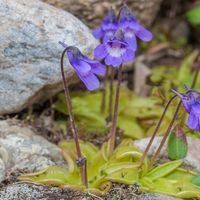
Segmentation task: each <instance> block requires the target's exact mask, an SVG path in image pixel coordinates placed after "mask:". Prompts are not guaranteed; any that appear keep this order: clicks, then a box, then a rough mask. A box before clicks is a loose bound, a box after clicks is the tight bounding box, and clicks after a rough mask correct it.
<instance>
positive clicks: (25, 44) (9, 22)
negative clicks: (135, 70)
mask: <svg viewBox="0 0 200 200" xmlns="http://www.w3.org/2000/svg"><path fill="white" fill-rule="evenodd" d="M0 21H1V32H0V115H2V114H8V113H15V112H19V111H21V110H22V109H23V108H26V107H27V106H29V105H31V104H33V103H35V102H39V101H41V100H42V101H44V100H45V99H47V98H49V97H50V96H52V95H54V94H56V93H57V92H59V91H60V90H61V89H62V82H61V75H60V66H59V64H60V61H59V59H60V56H61V52H62V50H63V48H62V47H61V46H60V45H59V44H58V41H59V40H61V41H63V42H66V43H67V44H68V45H75V46H77V47H79V48H80V50H81V51H82V52H83V53H84V54H87V55H91V53H92V49H93V48H94V47H95V46H96V45H97V41H96V40H95V39H94V38H93V36H92V35H91V34H90V30H89V29H88V28H87V27H86V26H85V25H84V24H83V23H82V22H80V21H79V20H78V19H77V18H76V17H74V16H73V15H71V14H70V13H68V12H66V11H63V10H60V9H57V8H55V7H53V6H50V5H48V4H46V3H43V2H41V1H38V0H30V1H27V0H17V1H13V0H0ZM66 72H67V79H68V82H69V84H71V83H73V82H75V81H77V80H78V79H77V78H74V72H73V70H72V69H71V67H70V65H69V63H68V62H66Z"/></svg>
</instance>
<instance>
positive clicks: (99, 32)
mask: <svg viewBox="0 0 200 200" xmlns="http://www.w3.org/2000/svg"><path fill="white" fill-rule="evenodd" d="M103 34H104V33H103V30H102V29H101V27H99V28H97V29H95V30H94V31H92V35H93V36H94V37H95V38H96V39H100V38H102V37H103Z"/></svg>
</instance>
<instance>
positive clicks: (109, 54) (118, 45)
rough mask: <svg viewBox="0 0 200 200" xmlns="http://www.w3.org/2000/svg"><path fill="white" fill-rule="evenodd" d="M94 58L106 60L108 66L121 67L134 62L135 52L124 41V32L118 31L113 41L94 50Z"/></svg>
mask: <svg viewBox="0 0 200 200" xmlns="http://www.w3.org/2000/svg"><path fill="white" fill-rule="evenodd" d="M94 57H95V58H96V59H98V60H100V59H104V62H105V64H106V65H112V66H113V67H119V66H120V65H121V64H122V63H124V62H130V61H132V60H133V59H134V57H135V52H134V51H133V50H132V49H131V48H130V47H129V45H128V44H127V43H126V42H125V41H124V33H123V32H122V30H118V31H117V32H116V33H115V35H114V37H113V38H112V39H110V40H108V41H107V42H105V43H103V44H100V45H99V46H97V47H96V48H95V49H94Z"/></svg>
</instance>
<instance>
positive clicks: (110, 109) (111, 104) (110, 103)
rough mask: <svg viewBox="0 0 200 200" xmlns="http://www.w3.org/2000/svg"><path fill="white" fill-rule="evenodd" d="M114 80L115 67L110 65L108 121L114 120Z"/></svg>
mask: <svg viewBox="0 0 200 200" xmlns="http://www.w3.org/2000/svg"><path fill="white" fill-rule="evenodd" d="M113 81H114V69H113V68H112V67H110V86H109V90H110V93H109V105H108V113H109V114H108V121H112V110H113V109H112V108H113Z"/></svg>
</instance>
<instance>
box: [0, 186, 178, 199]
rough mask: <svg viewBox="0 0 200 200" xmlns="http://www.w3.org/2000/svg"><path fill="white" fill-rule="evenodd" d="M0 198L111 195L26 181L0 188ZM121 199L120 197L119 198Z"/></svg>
mask: <svg viewBox="0 0 200 200" xmlns="http://www.w3.org/2000/svg"><path fill="white" fill-rule="evenodd" d="M0 198H1V200H19V199H20V200H39V199H41V200H99V199H105V200H111V199H113V196H112V195H109V196H106V198H104V197H102V198H97V197H95V196H92V195H90V194H86V193H81V192H78V191H73V190H69V189H66V190H63V189H60V188H56V187H46V186H41V185H33V184H27V183H20V184H11V185H9V186H7V187H4V188H2V189H0ZM120 199H122V198H120ZM124 200H178V199H177V198H174V197H169V196H165V195H160V194H142V195H134V193H132V195H131V194H130V196H128V197H127V198H125V199H124Z"/></svg>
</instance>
